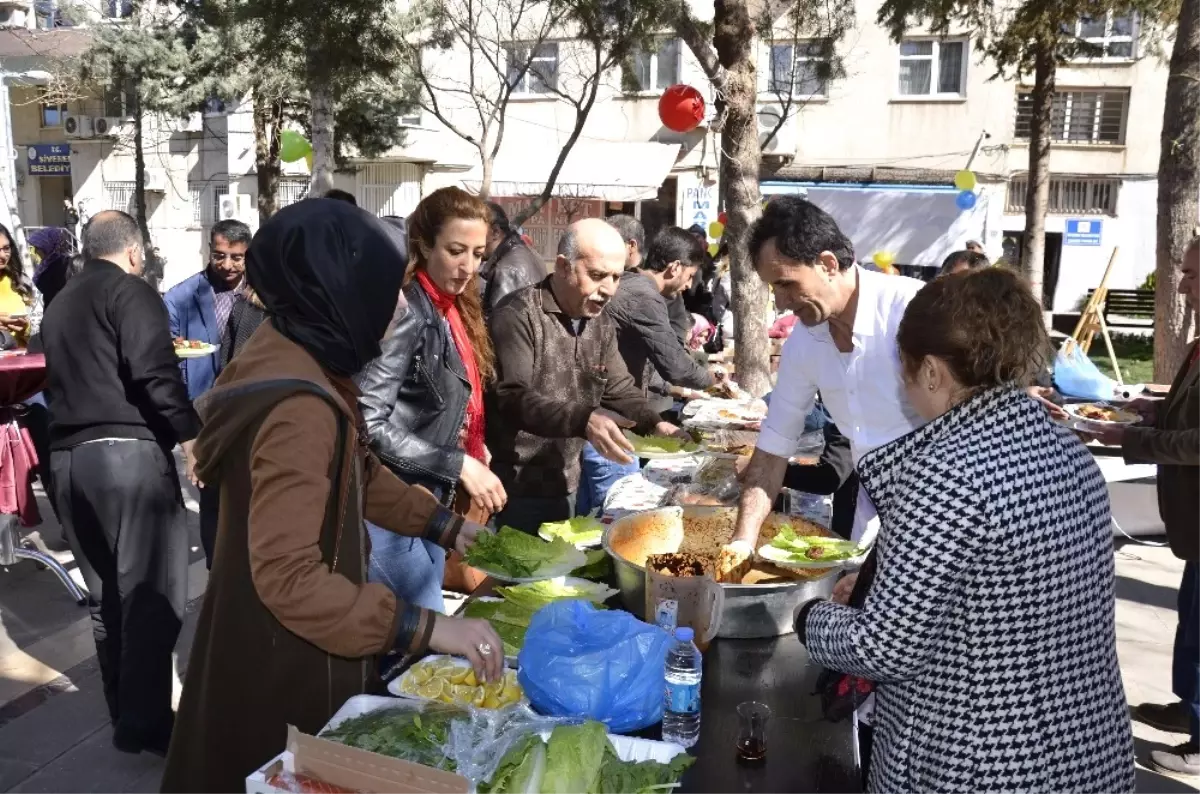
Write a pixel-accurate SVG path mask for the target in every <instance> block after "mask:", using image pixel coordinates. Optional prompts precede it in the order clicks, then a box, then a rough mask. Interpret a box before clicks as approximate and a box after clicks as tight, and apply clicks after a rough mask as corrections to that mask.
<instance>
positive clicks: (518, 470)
mask: <svg viewBox="0 0 1200 794" xmlns="http://www.w3.org/2000/svg"><path fill="white" fill-rule="evenodd" d="M552 281H553V276H551V277H548V278H546V279H543V280H542V282H541V283H540V284H535V285H533V286H530V287H526V288H525V289H523V290H518V291H517V292H515V293H513V295H512V296H511V297H510V298H509V299H508V300H506V301H505V302H504V305H502V306H501V307H500V308H499V309H498V310H497V311H496V313H495V314H494V315H492V319H491V323H490V330H491V332H492V342H493V344H494V345H495V348H496V384H495V386H494V387H493V388H492V390H491V392H490V393H489V394H488V395H487V400H488V403H487V417H488V422H487V443H488V450H489V451H490V452H491V453H492V471H493V472H495V473H496V476H497V477H498V478H499V479H500V482H502V483H504V490H505V491H506V492H507V493H508V496H509V498H514V497H530V496H531V497H547V496H566V495H567V494H569V493H572V492H574V491H575V489H576V488H578V487H579V454H580V453H581V452H582V451H583V444H584V439H585V438H586V437H587V424H588V417H590V416H591V415H592V412H593V411H595V410H596V409H597V408H601V407H603V408H607V409H608V410H610V411H615V412H616V413H619V414H621V415H622V416H624V417H625V418H626V419H628V420H630V421H631V422H632V423H633V424H634V425H635V429H636V430H637V432H639V433H652V432H654V427H655V425H657V424H658V422H659V416H658V414H657V413H655V411H654V409H653V407H652V406H651V405H650V403H648V402H647V401H646V398H645V397H644V396H643V395H642V392H641V389H639V388H638V385H637V384H636V383H635V382H634V380H633V377H632V376H631V375H630V374H629V370H628V369H627V368H626V366H625V361H624V360H623V359H622V358H621V352H620V350H618V349H617V326H616V323H615V322H614V321H613V318H612V317H611V316H609V312H608V311H607V310H605V311H604V312H603V313H601V314H600V316H599V317H593V318H591V319H588V320H584V321H583V323H582V327H581V328H580V330H579V331H575V330H574V329H573V326H572V321H571V319H570V318H569V317H567V315H566V314H564V313H563V310H562V309H561V308H560V307H559V305H558V302H557V301H556V300H555V299H554V291H553V290H552V289H551V286H550V285H551V283H552Z"/></svg>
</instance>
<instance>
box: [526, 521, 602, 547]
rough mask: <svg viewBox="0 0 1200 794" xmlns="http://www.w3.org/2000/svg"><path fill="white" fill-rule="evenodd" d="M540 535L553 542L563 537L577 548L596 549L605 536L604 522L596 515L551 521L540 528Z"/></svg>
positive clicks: (543, 538)
mask: <svg viewBox="0 0 1200 794" xmlns="http://www.w3.org/2000/svg"><path fill="white" fill-rule="evenodd" d="M538 537H539V538H541V539H542V540H544V541H546V542H548V543H551V542H553V541H554V539H555V538H562V539H563V540H565V541H566V542H567V543H570V544H571V545H573V546H574V547H575V548H577V549H596V548H599V547H600V541H601V540H602V539H603V537H604V524H602V523H601V522H600V519H599V518H597V517H596V516H594V515H590V516H575V517H574V518H569V519H567V520H566V521H550V522H547V523H545V524H542V526H541V527H539V528H538Z"/></svg>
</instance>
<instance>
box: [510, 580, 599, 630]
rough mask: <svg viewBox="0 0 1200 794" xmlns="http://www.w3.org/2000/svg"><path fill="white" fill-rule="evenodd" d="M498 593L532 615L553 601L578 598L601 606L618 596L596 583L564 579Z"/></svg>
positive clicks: (527, 585)
mask: <svg viewBox="0 0 1200 794" xmlns="http://www.w3.org/2000/svg"><path fill="white" fill-rule="evenodd" d="M496 593H497V594H498V595H500V596H501V597H502V598H504V600H505V601H507V602H509V603H510V604H513V605H515V606H519V607H522V608H524V609H527V610H529V611H530V612H531V613H532V612H537V611H538V610H539V609H541V608H542V607H544V606H546V605H547V604H549V603H551V602H552V601H562V600H564V599H569V598H577V599H583V600H585V601H591V602H592V603H594V604H597V605H599V604H603V603H604V602H605V601H607V600H608V599H609V598H611V597H612V596H613V595H615V594H616V593H615V591H613V590H612V589H611V588H609V587H606V586H605V585H602V584H598V583H596V582H588V581H579V582H566V581H563V580H562V579H544V580H542V581H540V582H528V583H526V584H519V585H515V586H513V587H497V588H496ZM526 625H528V624H526Z"/></svg>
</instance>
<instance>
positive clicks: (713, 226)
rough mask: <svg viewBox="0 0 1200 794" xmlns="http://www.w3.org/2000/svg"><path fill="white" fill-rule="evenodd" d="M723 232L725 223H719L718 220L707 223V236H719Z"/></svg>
mask: <svg viewBox="0 0 1200 794" xmlns="http://www.w3.org/2000/svg"><path fill="white" fill-rule="evenodd" d="M724 233H725V224H723V223H721V222H720V221H713V222H712V223H710V224H708V236H709V237H720V236H721V235H722V234H724Z"/></svg>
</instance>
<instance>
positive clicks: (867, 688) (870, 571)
mask: <svg viewBox="0 0 1200 794" xmlns="http://www.w3.org/2000/svg"><path fill="white" fill-rule="evenodd" d="M874 581H875V547H872V548H871V553H870V554H868V555H867V559H866V560H865V561H863V566H862V568H860V569H859V572H858V579H857V580H855V582H854V589H853V590H852V591H851V592H850V601H849V604H848V606H851V607H855V608H860V609H861V608H862V605H863V604H864V603H865V602H866V600H867V593H868V592H870V590H871V584H872V583H873V582H874ZM874 691H875V682H874V681H871V680H869V679H866V678H863V677H861V676H857V675H852V674H850V673H843V672H841V671H840V670H830V669H828V668H826V669H824V670H822V671H821V673H820V675H818V676H817V683H816V688H815V689H814V690H813V694H814V695H820V697H821V713H822V714H823V715H824V717H825V719H827V720H829V721H830V722H841V721H842V720H844V719H846V718H847V717H849V716H850V715H851V714H853V713H854V712H856V711H858V707H859V706H861V705H862V704H863V703H865V702H866V700H867V698H868V697H870V696H871V693H872V692H874Z"/></svg>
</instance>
